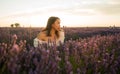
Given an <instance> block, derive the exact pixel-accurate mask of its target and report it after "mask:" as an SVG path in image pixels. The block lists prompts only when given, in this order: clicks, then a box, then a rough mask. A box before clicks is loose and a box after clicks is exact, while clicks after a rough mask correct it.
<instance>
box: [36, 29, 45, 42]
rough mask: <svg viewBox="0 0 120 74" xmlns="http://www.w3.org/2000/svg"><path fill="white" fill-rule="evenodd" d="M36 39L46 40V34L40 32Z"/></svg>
mask: <svg viewBox="0 0 120 74" xmlns="http://www.w3.org/2000/svg"><path fill="white" fill-rule="evenodd" d="M37 38H38V39H40V40H44V38H46V32H45V31H42V32H40V33H39V34H38V35H37Z"/></svg>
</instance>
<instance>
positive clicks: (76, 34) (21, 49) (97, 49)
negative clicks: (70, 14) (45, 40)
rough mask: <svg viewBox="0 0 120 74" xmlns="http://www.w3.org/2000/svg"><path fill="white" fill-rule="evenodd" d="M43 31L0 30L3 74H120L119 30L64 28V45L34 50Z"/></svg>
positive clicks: (0, 55)
mask: <svg viewBox="0 0 120 74" xmlns="http://www.w3.org/2000/svg"><path fill="white" fill-rule="evenodd" d="M41 29H42V28H0V74H120V28H118V27H116V28H108V27H104V28H90V27H84V28H63V29H64V31H65V43H64V44H61V45H60V46H56V45H55V44H54V46H47V45H46V44H42V45H39V47H37V48H35V47H33V39H34V38H35V37H36V36H37V34H38V33H39V32H40V31H41Z"/></svg>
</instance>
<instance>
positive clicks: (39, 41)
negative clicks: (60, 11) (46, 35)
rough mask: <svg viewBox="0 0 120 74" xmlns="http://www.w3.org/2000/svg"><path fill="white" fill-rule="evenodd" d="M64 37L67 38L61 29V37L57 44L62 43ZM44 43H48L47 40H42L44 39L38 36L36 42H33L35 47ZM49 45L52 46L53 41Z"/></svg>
mask: <svg viewBox="0 0 120 74" xmlns="http://www.w3.org/2000/svg"><path fill="white" fill-rule="evenodd" d="M64 39H65V35H64V31H60V37H59V39H57V40H56V45H57V46H59V45H60V43H62V44H63V43H64ZM44 43H46V44H48V42H47V41H42V40H39V39H38V38H35V39H34V42H33V45H34V47H38V45H39V44H44ZM48 45H49V46H52V45H53V43H49V44H48Z"/></svg>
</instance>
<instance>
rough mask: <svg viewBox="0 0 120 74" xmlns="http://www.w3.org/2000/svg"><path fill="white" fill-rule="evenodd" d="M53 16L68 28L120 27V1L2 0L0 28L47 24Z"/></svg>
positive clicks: (0, 2) (0, 5) (42, 25)
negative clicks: (16, 25)
mask: <svg viewBox="0 0 120 74" xmlns="http://www.w3.org/2000/svg"><path fill="white" fill-rule="evenodd" d="M50 16H57V17H59V18H60V19H61V26H68V27H109V26H113V25H115V26H118V27H120V0H0V27H10V25H11V24H14V23H20V25H21V27H29V26H31V27H45V26H46V24H47V20H48V18H49V17H50Z"/></svg>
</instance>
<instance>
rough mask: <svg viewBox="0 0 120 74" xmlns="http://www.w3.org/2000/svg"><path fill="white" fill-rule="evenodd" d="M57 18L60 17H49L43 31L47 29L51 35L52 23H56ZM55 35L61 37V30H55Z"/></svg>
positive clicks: (47, 32)
mask: <svg viewBox="0 0 120 74" xmlns="http://www.w3.org/2000/svg"><path fill="white" fill-rule="evenodd" d="M57 19H60V18H59V17H55V16H51V17H49V19H48V21H47V26H46V28H45V29H44V30H42V31H46V34H47V36H51V34H50V31H51V30H52V24H54V23H55V21H56V20H57ZM55 35H56V36H57V38H59V31H55Z"/></svg>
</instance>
